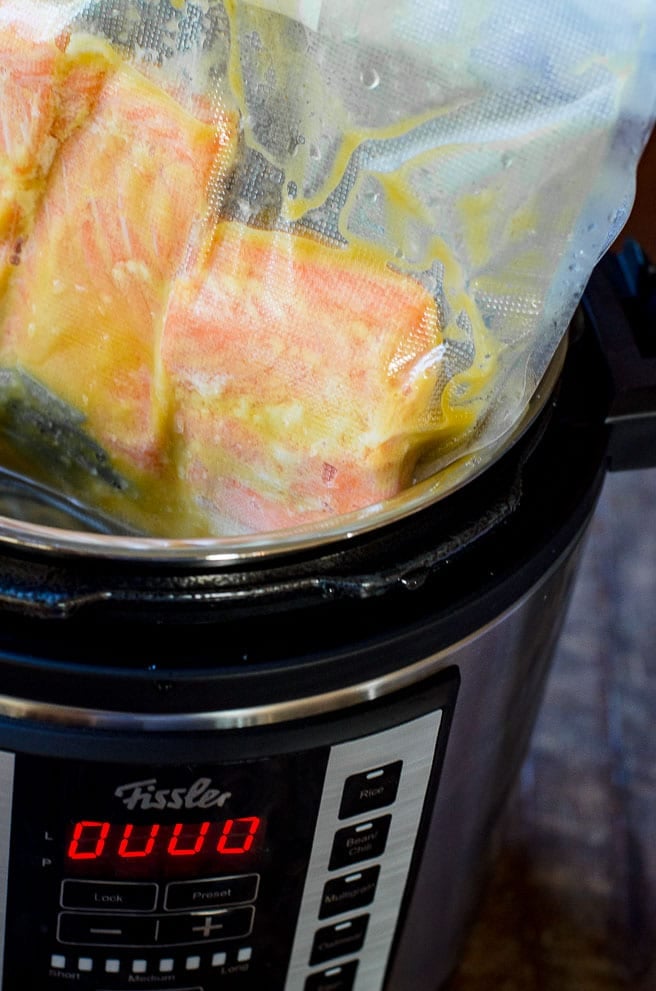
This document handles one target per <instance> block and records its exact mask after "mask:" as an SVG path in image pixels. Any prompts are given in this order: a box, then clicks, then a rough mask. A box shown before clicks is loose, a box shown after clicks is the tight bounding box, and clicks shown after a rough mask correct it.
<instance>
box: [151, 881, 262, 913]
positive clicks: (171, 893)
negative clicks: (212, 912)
mask: <svg viewBox="0 0 656 991" xmlns="http://www.w3.org/2000/svg"><path fill="white" fill-rule="evenodd" d="M259 880H260V878H259V875H257V874H243V875H238V876H235V877H214V878H204V879H203V880H202V881H174V882H172V883H171V884H169V885H168V886H167V888H166V896H165V899H164V908H165V909H167V911H169V912H171V911H179V910H180V909H184V908H194V909H203V908H220V907H221V906H222V905H239V904H241V903H244V902H253V901H255V899H256V898H257V888H258V884H259Z"/></svg>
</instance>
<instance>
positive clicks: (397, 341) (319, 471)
mask: <svg viewBox="0 0 656 991" xmlns="http://www.w3.org/2000/svg"><path fill="white" fill-rule="evenodd" d="M441 341H442V337H441V334H440V331H439V328H438V323H437V313H436V306H435V302H434V300H433V299H432V298H431V297H430V296H429V294H428V293H427V292H426V291H425V290H424V289H423V288H422V287H421V286H420V285H419V284H418V283H416V282H415V281H414V280H412V279H410V278H408V277H405V276H402V275H399V274H397V273H395V272H393V271H391V270H390V269H389V268H386V267H385V266H384V265H383V264H382V261H381V259H379V258H377V257H374V256H370V257H367V255H366V254H363V253H362V252H356V251H354V250H353V249H350V248H349V249H339V248H334V247H327V246H323V245H321V244H318V243H316V242H313V241H311V240H309V239H307V238H302V237H298V236H294V235H290V234H286V233H280V232H270V231H260V230H254V229H250V228H248V227H245V226H242V225H239V224H234V223H223V224H221V225H220V226H219V228H218V229H217V232H216V237H215V240H214V244H213V246H212V249H211V252H210V254H209V256H208V257H207V260H206V263H205V264H204V265H203V266H199V267H198V268H197V269H195V270H194V271H193V272H191V273H190V274H188V275H187V276H185V277H183V278H181V279H178V280H177V281H176V284H175V287H174V290H173V293H172V296H171V300H170V303H169V309H168V313H167V319H166V324H165V327H164V334H163V350H162V361H163V366H164V369H165V374H166V377H167V379H168V381H169V382H170V387H171V389H172V391H173V396H174V398H173V406H174V407H175V410H176V414H175V427H176V431H177V434H178V444H177V459H178V464H179V469H178V475H179V485H180V487H181V497H180V498H181V501H186V502H188V503H189V504H193V505H196V506H197V507H198V508H199V510H200V511H201V512H202V513H203V514H204V515H205V516H206V526H207V527H208V529H209V531H210V532H219V533H232V534H239V533H244V532H246V533H248V532H255V531H267V530H275V529H278V528H282V527H289V526H293V525H298V524H299V523H307V522H311V521H315V520H319V519H322V518H324V517H326V516H328V515H332V514H340V513H347V512H350V511H352V510H355V509H359V508H362V507H364V506H369V505H371V504H373V503H377V502H379V501H380V500H382V499H386V498H388V497H390V496H393V495H396V494H397V493H398V492H399V491H400V490H401V489H402V488H404V487H405V486H406V485H407V484H409V483H410V481H411V476H412V471H413V468H414V466H415V461H416V458H417V455H418V453H419V451H420V450H421V448H422V445H423V444H424V443H425V440H426V436H427V435H428V434H429V432H430V423H429V409H430V406H431V398H432V397H433V396H434V394H435V388H436V379H437V374H438V370H439V366H440V345H441Z"/></svg>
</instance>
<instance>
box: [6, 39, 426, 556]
mask: <svg viewBox="0 0 656 991" xmlns="http://www.w3.org/2000/svg"><path fill="white" fill-rule="evenodd" d="M2 51H4V52H5V53H6V58H3V60H2V66H3V67H4V68H3V70H2V72H3V74H2V75H1V76H0V86H1V87H2V89H1V90H0V95H4V96H5V97H6V99H7V102H6V104H4V106H5V107H7V108H8V107H10V106H11V107H12V108H13V109H12V110H11V112H9V111H7V112H6V113H5V116H4V117H3V118H2V120H3V121H5V123H3V125H2V130H3V134H2V136H1V138H0V140H2V142H3V143H2V145H0V163H1V165H0V204H1V207H0V209H1V211H2V212H0V248H1V249H2V251H3V252H4V254H0V280H1V279H2V265H3V264H4V269H5V272H6V274H5V286H4V311H3V310H2V303H1V302H0V392H1V391H2V389H3V388H4V390H5V393H6V396H7V397H9V398H7V399H6V400H5V401H6V406H7V408H11V410H12V411H13V412H11V415H9V414H7V415H5V421H6V423H5V427H4V432H5V434H6V435H8V436H10V438H11V437H14V438H18V441H20V431H21V415H22V414H21V412H20V411H21V410H23V409H26V408H28V407H29V409H30V410H32V413H31V414H30V416H31V427H30V429H31V434H30V437H31V438H33V437H34V436H36V437H37V446H38V445H39V444H40V445H41V447H40V455H39V456H40V458H41V460H42V462H44V463H45V462H47V460H48V457H47V454H46V456H45V457H44V456H43V451H44V450H45V451H46V452H48V451H49V450H51V451H52V452H53V457H54V455H55V454H57V452H56V450H55V449H56V447H57V444H58V443H60V436H62V437H64V441H61V445H63V447H64V448H65V449H64V450H63V453H64V458H63V459H62V458H61V457H60V462H59V463H60V464H61V463H63V462H64V461H65V460H66V458H65V456H66V453H67V450H68V448H66V445H69V447H70V446H71V445H72V447H74V448H75V449H76V451H78V453H79V452H82V453H81V455H80V457H78V458H77V460H78V462H79V463H82V464H83V475H82V479H81V488H80V489H78V491H77V494H79V495H81V497H82V498H85V497H87V498H89V499H90V500H91V501H93V502H95V503H96V504H97V505H98V506H99V508H101V509H103V510H105V511H107V512H109V513H114V514H115V515H117V516H119V517H121V518H123V519H125V520H128V521H130V522H132V523H135V524H136V525H137V526H141V527H143V528H144V529H145V530H146V531H147V532H150V533H152V534H154V535H159V536H174V537H195V536H207V535H211V534H242V533H252V532H258V531H272V530H276V529H279V528H284V527H289V526H294V525H298V524H301V523H310V522H313V521H317V520H323V519H325V518H326V517H329V516H333V515H339V514H343V513H347V512H350V511H352V510H356V509H360V508H363V507H365V506H370V505H372V504H376V503H378V502H380V501H381V500H383V499H386V498H388V497H390V496H393V495H396V494H397V493H398V492H399V491H401V490H402V489H403V488H404V487H405V486H406V485H407V484H409V483H410V481H411V478H412V472H413V468H414V466H415V463H416V460H417V457H418V455H419V454H420V452H421V451H422V449H423V447H424V445H425V444H426V442H427V439H430V438H433V437H434V436H435V425H434V423H433V422H432V421H431V412H430V411H431V404H432V402H433V400H434V397H435V394H436V387H437V382H438V377H439V371H440V365H441V356H442V336H441V332H440V329H439V326H438V318H437V309H436V305H435V301H434V300H433V299H432V297H431V296H430V295H429V294H428V293H427V292H426V291H425V290H424V289H423V288H422V287H421V286H420V285H419V283H417V282H416V281H414V280H413V279H411V278H409V277H407V276H403V275H401V274H399V273H397V272H395V271H392V270H391V269H390V268H389V267H388V266H387V264H386V261H385V259H384V258H383V257H382V255H378V254H376V253H375V252H374V251H373V250H371V251H365V250H364V249H358V250H356V249H354V248H338V247H334V246H328V245H324V244H321V243H318V242H317V241H314V240H312V239H310V238H309V237H303V236H299V235H294V234H289V233H284V232H276V231H264V230H256V229H252V228H249V227H247V226H245V225H243V224H238V223H233V222H228V221H217V218H216V217H215V216H214V215H213V212H212V211H213V201H212V195H211V192H212V190H215V189H216V188H217V178H218V179H220V177H221V176H222V175H226V174H227V173H228V172H229V170H230V168H231V167H232V164H233V162H234V159H235V155H236V147H237V126H236V120H235V119H234V117H231V116H230V115H229V114H224V115H219V116H218V117H217V116H216V114H214V113H213V112H211V108H209V107H207V106H206V105H205V104H203V102H202V101H199V102H198V107H197V109H195V110H194V111H193V112H192V110H190V107H189V106H186V107H183V106H181V105H180V103H179V102H178V101H176V99H175V98H174V97H173V96H172V95H167V94H166V93H165V92H164V91H163V90H162V88H161V87H159V86H158V85H157V84H156V82H154V81H153V80H152V79H148V78H146V77H145V76H143V75H142V74H141V73H139V72H137V71H136V70H135V69H133V68H132V67H130V66H129V65H128V64H126V63H125V62H124V61H122V60H121V59H119V58H118V57H117V56H116V55H115V54H114V53H113V52H112V50H111V48H110V47H109V46H108V45H105V44H104V43H102V42H99V41H97V40H96V41H94V40H92V39H89V38H86V37H76V36H73V37H72V38H69V37H66V38H60V39H58V40H57V41H53V42H42V41H33V43H31V44H30V43H29V42H28V40H27V39H26V38H25V37H24V36H22V35H21V34H20V32H17V31H16V30H10V29H6V26H2V25H1V24H0V52H2ZM21 115H22V116H21ZM208 221H209V223H208ZM1 291H2V283H1V282H0V293H1ZM1 300H2V296H1V295H0V301H1ZM3 312H4V316H2V314H3ZM3 383H4V384H3ZM16 410H18V413H16ZM0 413H2V410H0ZM32 414H33V415H32ZM28 419H29V417H28ZM0 420H2V416H0ZM51 422H52V423H53V424H54V426H52V427H49V423H51ZM7 423H9V426H7ZM49 431H50V433H49ZM50 434H51V435H52V437H50ZM56 435H57V436H56ZM26 436H27V435H26ZM80 438H82V439H81V440H80ZM49 440H51V445H50V448H48V442H49ZM61 445H60V446H61ZM76 445H77V447H76ZM85 445H86V446H85ZM15 446H16V447H17V448H18V447H20V444H19V443H17V444H15ZM61 453H62V452H61V451H60V452H59V454H60V455H61ZM75 457H77V455H75ZM75 457H72V458H71V459H69V460H75ZM103 459H106V460H107V463H108V464H109V465H110V468H111V470H107V471H106V472H105V473H104V475H103V478H102V479H101V482H102V484H100V485H99V484H97V482H98V479H95V480H94V478H93V477H92V476H93V475H94V474H96V475H97V474H98V472H97V471H96V470H95V468H94V467H93V466H94V465H95V464H96V463H97V464H101V463H104V462H103ZM56 464H57V462H56V458H55V460H54V461H53V465H56ZM56 471H57V469H56V467H55V468H53V472H55V474H56ZM85 473H86V474H85ZM116 479H119V480H120V484H118V483H116V484H115V480H116ZM79 481H80V479H79V477H78V478H77V480H76V484H78V483H79ZM123 483H125V484H123ZM62 484H63V485H64V487H65V485H66V479H64V480H63V482H62Z"/></svg>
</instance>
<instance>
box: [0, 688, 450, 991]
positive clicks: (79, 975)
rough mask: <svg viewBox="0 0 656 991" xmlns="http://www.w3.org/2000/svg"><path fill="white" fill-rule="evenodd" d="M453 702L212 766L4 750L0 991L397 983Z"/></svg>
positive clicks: (271, 990)
mask: <svg viewBox="0 0 656 991" xmlns="http://www.w3.org/2000/svg"><path fill="white" fill-rule="evenodd" d="M447 708H448V705H447V703H445V704H444V705H442V706H440V707H438V708H435V709H433V710H431V711H430V712H426V713H424V714H422V715H418V716H416V717H415V718H412V719H410V720H409V721H405V722H403V723H401V724H399V725H395V726H392V727H390V728H385V729H383V730H381V731H378V732H374V733H370V734H368V735H365V736H362V737H359V738H357V739H350V740H346V741H345V742H339V743H336V744H333V745H332V746H325V747H319V748H314V749H308V750H306V751H303V752H294V753H285V754H279V755H273V756H267V757H257V758H255V759H249V760H240V761H233V762H217V763H215V764H212V765H208V764H202V765H201V764H199V765H181V766H171V765H166V766H163V765H151V764H149V765H139V764H134V765H132V764H104V763H103V764H98V763H91V762H85V761H70V760H63V759H57V758H45V757H35V756H29V755H25V754H18V755H16V754H13V753H10V752H8V751H1V752H0V923H1V925H0V954H1V956H2V975H3V977H2V983H1V984H0V991H24V989H25V988H26V987H32V988H39V989H41V991H46V989H48V991H50V989H59V991H67V989H69V988H71V989H72V988H76V989H79V991H129V989H135V988H139V987H143V988H152V989H155V991H158V989H169V991H210V989H215V988H217V987H221V988H222V989H226V991H250V989H253V991H255V989H258V991H259V989H261V988H266V989H267V991H382V989H383V988H384V981H385V972H386V968H387V962H388V959H389V956H390V953H391V951H392V946H393V941H394V938H395V934H396V932H397V927H398V924H399V915H400V910H401V904H402V899H403V896H404V892H405V891H406V887H407V885H408V880H409V876H410V873H411V866H412V861H413V856H414V855H415V853H416V850H417V846H418V844H417V839H418V836H419V835H420V832H421V824H422V817H423V816H424V813H425V811H426V807H427V805H428V803H427V795H428V794H429V792H430V791H431V790H432V787H433V785H434V782H435V781H436V778H437V773H438V771H437V765H438V764H439V759H438V760H436V753H437V754H438V755H441V753H442V752H443V749H444V742H445V741H444V735H445V733H446V726H447V723H448V718H445V713H446V712H447Z"/></svg>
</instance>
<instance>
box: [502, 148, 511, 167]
mask: <svg viewBox="0 0 656 991" xmlns="http://www.w3.org/2000/svg"><path fill="white" fill-rule="evenodd" d="M512 163H513V157H512V155H511V154H510V152H508V151H506V152H504V153H503V155H502V156H501V165H502V166H503V168H504V169H509V168H510V166H511V165H512Z"/></svg>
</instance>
